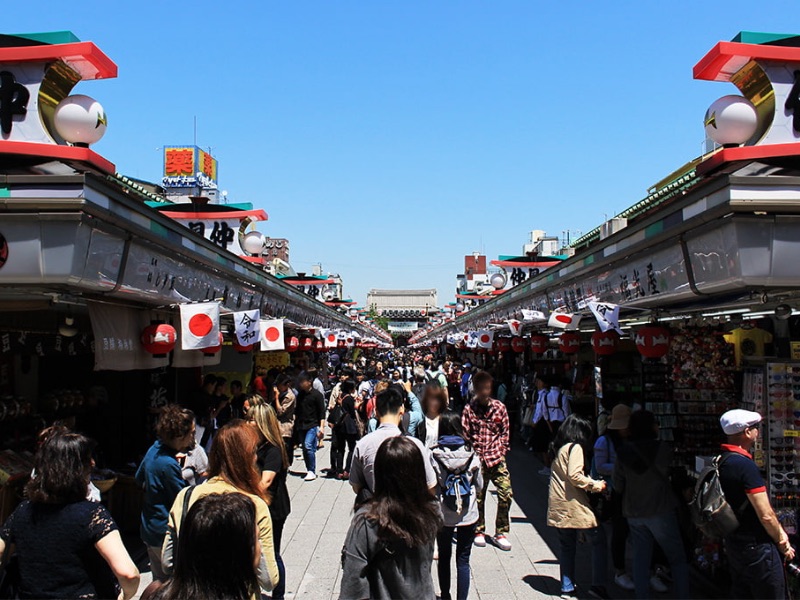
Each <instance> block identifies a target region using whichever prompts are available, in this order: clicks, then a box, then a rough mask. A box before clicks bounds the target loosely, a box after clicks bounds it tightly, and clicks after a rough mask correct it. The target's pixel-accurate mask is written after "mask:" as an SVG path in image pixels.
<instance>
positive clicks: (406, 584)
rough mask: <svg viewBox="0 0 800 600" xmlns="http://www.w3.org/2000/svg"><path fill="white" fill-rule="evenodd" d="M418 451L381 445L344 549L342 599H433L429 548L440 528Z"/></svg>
mask: <svg viewBox="0 0 800 600" xmlns="http://www.w3.org/2000/svg"><path fill="white" fill-rule="evenodd" d="M423 460H424V459H423V457H422V452H420V450H419V448H417V446H416V445H415V444H414V443H413V442H412V441H411V440H410V439H408V438H405V437H402V436H398V437H392V438H389V439H387V440H386V441H384V442H383V443H382V444H381V446H380V448H378V453H377V455H376V457H375V489H374V495H373V496H372V498H371V499H370V500H369V501H367V503H366V504H364V505H363V506H362V507H361V508H360V509H359V510H358V512H356V514H355V516H354V517H353V521H352V523H351V524H350V530H349V531H348V533H347V539H346V540H345V544H344V549H343V550H342V563H343V568H344V573H343V575H342V587H341V595H340V598H342V599H346V600H349V599H362V598H378V599H383V598H385V599H387V600H388V599H392V600H403V599H408V600H433V599H434V598H435V596H436V595H435V592H434V589H433V579H432V577H431V564H432V562H433V543H434V539H435V538H436V533H437V531H439V529H440V528H441V526H442V515H441V510H440V508H439V503H438V502H436V499H435V497H434V496H433V493H432V492H431V490H430V489H429V488H428V483H427V480H426V477H425V464H424V462H423Z"/></svg>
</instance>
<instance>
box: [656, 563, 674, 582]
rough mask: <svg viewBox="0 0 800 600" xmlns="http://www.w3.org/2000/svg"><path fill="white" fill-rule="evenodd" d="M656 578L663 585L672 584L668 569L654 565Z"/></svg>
mask: <svg viewBox="0 0 800 600" xmlns="http://www.w3.org/2000/svg"><path fill="white" fill-rule="evenodd" d="M656 576H657V577H658V578H659V579H660V580H661V581H663V582H664V583H672V575H671V574H670V572H669V567H665V566H664V565H656Z"/></svg>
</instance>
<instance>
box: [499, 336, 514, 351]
mask: <svg viewBox="0 0 800 600" xmlns="http://www.w3.org/2000/svg"><path fill="white" fill-rule="evenodd" d="M495 349H496V350H497V352H508V351H509V350H511V340H510V339H508V338H497V340H495Z"/></svg>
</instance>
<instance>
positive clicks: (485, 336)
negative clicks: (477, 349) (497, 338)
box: [481, 333, 489, 344]
mask: <svg viewBox="0 0 800 600" xmlns="http://www.w3.org/2000/svg"><path fill="white" fill-rule="evenodd" d="M481 342H483V343H484V344H488V343H489V336H488V335H486V334H485V333H484V334H483V335H482V336H481Z"/></svg>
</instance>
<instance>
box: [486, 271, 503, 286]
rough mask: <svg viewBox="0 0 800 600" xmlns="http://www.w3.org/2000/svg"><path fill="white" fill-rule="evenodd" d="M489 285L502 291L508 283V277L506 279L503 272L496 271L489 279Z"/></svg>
mask: <svg viewBox="0 0 800 600" xmlns="http://www.w3.org/2000/svg"><path fill="white" fill-rule="evenodd" d="M489 283H490V284H491V286H492V287H493V288H494V289H496V290H502V289H503V288H504V287H506V284H507V283H508V277H506V272H505V271H498V272H497V273H493V274H492V276H491V277H489Z"/></svg>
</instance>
